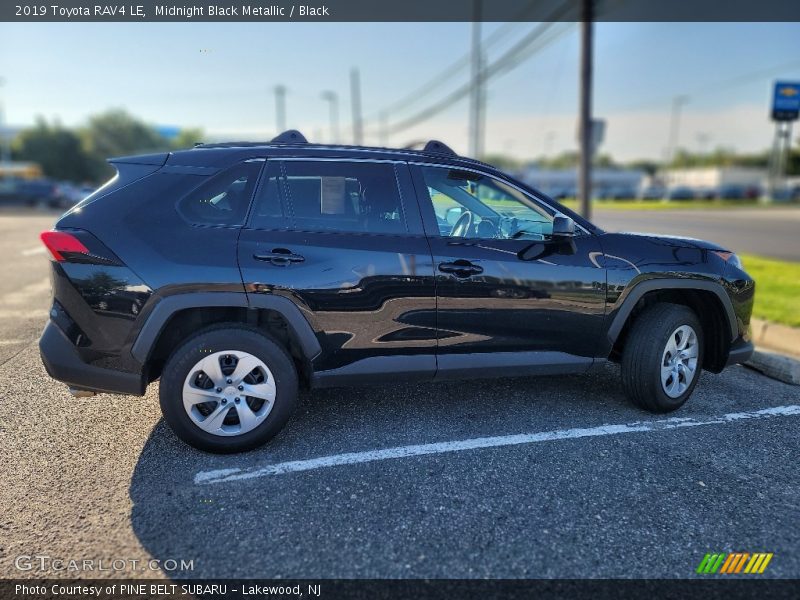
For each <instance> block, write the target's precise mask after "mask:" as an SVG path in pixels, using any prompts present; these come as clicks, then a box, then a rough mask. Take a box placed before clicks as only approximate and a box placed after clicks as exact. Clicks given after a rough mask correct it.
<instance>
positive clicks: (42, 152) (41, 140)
mask: <svg viewBox="0 0 800 600" xmlns="http://www.w3.org/2000/svg"><path fill="white" fill-rule="evenodd" d="M12 151H13V155H14V158H15V159H16V160H22V161H31V162H35V163H37V164H38V165H39V166H40V167H42V171H43V172H44V174H45V175H46V176H47V177H52V178H53V179H65V180H70V181H76V182H81V181H87V180H91V179H93V177H92V175H93V173H92V168H91V165H90V159H89V157H88V156H87V154H86V152H84V150H83V147H82V146H81V140H80V138H79V137H78V136H77V135H76V134H75V133H74V132H72V131H70V130H69V129H65V128H64V127H62V126H61V125H59V124H58V123H54V124H52V125H51V124H49V123H48V122H47V121H46V120H45V119H44V118H42V117H38V118H37V119H36V124H35V125H34V126H33V127H30V128H27V129H23V130H22V131H21V132H20V133H19V135H18V136H17V137H16V139H15V140H14V145H13V148H12Z"/></svg>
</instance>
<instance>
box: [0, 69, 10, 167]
mask: <svg viewBox="0 0 800 600" xmlns="http://www.w3.org/2000/svg"><path fill="white" fill-rule="evenodd" d="M5 83H6V80H5V79H4V78H2V77H0V88H2V87H3V86H4V85H5ZM5 108H6V106H5V103H4V102H3V101H2V99H0V166H3V167H6V166H8V162H9V161H10V160H11V148H10V147H9V146H10V142H11V136H10V135H9V132H8V131H6V129H7V127H8V124H7V123H6V112H5ZM4 170H5V169H4Z"/></svg>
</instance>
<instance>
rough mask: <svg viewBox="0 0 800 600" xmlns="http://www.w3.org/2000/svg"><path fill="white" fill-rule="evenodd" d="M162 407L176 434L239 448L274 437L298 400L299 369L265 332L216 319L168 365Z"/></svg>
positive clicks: (223, 449) (197, 442)
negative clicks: (219, 321)
mask: <svg viewBox="0 0 800 600" xmlns="http://www.w3.org/2000/svg"><path fill="white" fill-rule="evenodd" d="M159 397H160V401H161V410H162V412H163V414H164V418H165V419H166V421H167V423H168V424H169V425H170V427H172V430H173V431H174V432H175V434H176V435H177V436H178V437H179V438H181V439H182V440H183V441H185V442H187V443H188V444H191V445H192V446H194V447H195V448H199V449H201V450H206V451H208V452H219V453H227V452H240V451H243V450H249V449H251V448H255V447H256V446H260V445H261V444H263V443H265V442H267V441H268V440H270V439H272V438H273V437H274V436H275V435H276V434H277V433H278V432H279V431H280V430H281V429H282V428H283V426H284V425H285V424H286V421H288V420H289V417H290V416H291V414H292V412H293V410H294V407H295V405H296V403H297V372H296V370H295V368H294V363H293V362H292V360H291V358H290V357H289V355H288V354H287V352H286V350H285V349H284V348H283V347H282V346H281V345H280V344H278V343H277V342H276V341H275V340H273V339H272V338H270V337H269V336H267V335H265V334H263V333H262V332H260V331H258V330H256V329H252V328H249V327H245V326H240V325H236V324H226V325H216V326H213V327H210V328H208V329H205V330H203V331H201V332H199V333H198V334H196V335H194V336H193V337H191V338H189V339H188V340H187V341H186V342H184V343H183V344H182V345H181V346H180V347H179V348H177V349H176V350H175V351H174V352H173V353H172V356H171V357H170V358H169V360H168V361H167V363H166V365H165V366H164V370H163V372H162V374H161V384H160V389H159Z"/></svg>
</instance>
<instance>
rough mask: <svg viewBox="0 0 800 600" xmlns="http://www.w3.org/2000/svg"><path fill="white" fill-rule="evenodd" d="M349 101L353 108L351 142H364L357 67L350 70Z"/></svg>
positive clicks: (359, 79) (359, 143) (359, 78)
mask: <svg viewBox="0 0 800 600" xmlns="http://www.w3.org/2000/svg"><path fill="white" fill-rule="evenodd" d="M350 102H351V104H352V108H353V143H354V144H355V145H356V146H360V145H361V144H363V143H364V128H363V124H362V122H361V77H360V76H359V72H358V69H357V68H354V69H353V70H352V71H350Z"/></svg>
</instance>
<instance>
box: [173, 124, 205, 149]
mask: <svg viewBox="0 0 800 600" xmlns="http://www.w3.org/2000/svg"><path fill="white" fill-rule="evenodd" d="M202 141H203V130H202V129H197V128H194V127H190V128H187V129H181V130H180V132H179V133H178V135H177V136H175V138H174V139H172V140H170V147H171V148H172V149H173V150H182V149H185V148H191V147H192V146H194V145H195V144H197V143H198V142H202Z"/></svg>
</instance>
